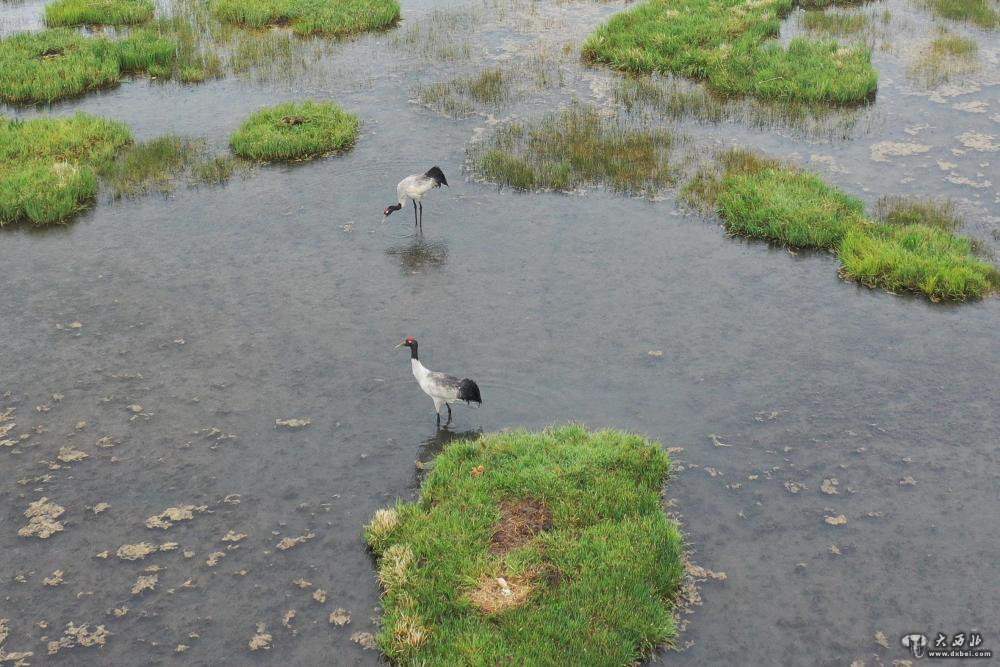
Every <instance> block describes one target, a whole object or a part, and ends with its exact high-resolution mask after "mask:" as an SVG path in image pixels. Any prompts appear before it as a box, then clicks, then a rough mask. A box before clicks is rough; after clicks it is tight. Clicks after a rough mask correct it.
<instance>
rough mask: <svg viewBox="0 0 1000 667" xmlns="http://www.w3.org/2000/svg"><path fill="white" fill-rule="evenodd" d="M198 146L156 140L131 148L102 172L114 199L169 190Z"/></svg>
mask: <svg viewBox="0 0 1000 667" xmlns="http://www.w3.org/2000/svg"><path fill="white" fill-rule="evenodd" d="M198 151H199V146H198V145H197V144H196V143H195V142H193V141H191V140H190V139H185V138H183V137H174V136H167V137H159V138H157V139H153V140H151V141H144V142H142V143H138V144H134V145H132V146H130V147H129V148H128V150H126V151H124V152H122V153H121V154H120V155H119V156H118V158H117V159H116V160H113V161H111V162H109V163H108V164H107V165H105V166H104V167H103V168H102V169H101V177H102V179H103V180H104V181H105V182H106V183H107V184H108V185H109V187H110V190H111V194H112V196H114V197H125V196H135V195H138V194H141V193H143V192H146V191H147V190H151V189H159V190H169V189H170V188H171V187H172V181H173V178H174V177H175V176H176V175H177V174H179V173H180V172H181V171H182V170H183V169H184V168H185V167H186V166H187V165H188V164H189V163H190V162H191V161H192V160H193V158H194V156H195V155H196V154H197V152H198Z"/></svg>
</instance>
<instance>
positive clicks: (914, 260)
mask: <svg viewBox="0 0 1000 667" xmlns="http://www.w3.org/2000/svg"><path fill="white" fill-rule="evenodd" d="M681 198H682V200H684V201H685V202H686V203H688V204H689V205H691V206H693V207H695V208H698V209H699V210H701V211H703V212H707V211H717V212H718V213H719V215H720V216H721V217H722V220H723V223H724V225H725V227H726V229H727V230H728V231H729V232H730V233H732V234H738V235H741V236H747V237H751V238H759V239H765V240H768V241H772V242H776V243H780V244H783V245H788V246H794V247H805V248H818V249H826V250H830V251H833V252H836V253H837V254H838V255H839V256H840V260H841V275H842V276H843V277H844V278H847V279H850V280H855V281H857V282H860V283H862V284H865V285H868V286H871V287H876V286H877V287H883V288H885V289H887V290H889V291H891V292H897V291H902V290H906V291H911V292H916V293H919V294H924V295H926V296H927V297H929V298H930V299H931V300H933V301H939V300H943V299H954V300H966V299H970V298H980V297H983V296H986V295H988V294H991V293H993V292H995V291H996V290H997V288H998V286H1000V279H998V272H997V270H996V268H995V267H993V266H992V265H991V264H989V263H987V262H984V261H981V260H979V259H977V258H976V257H975V256H974V254H973V253H974V251H975V249H976V248H975V243H974V242H973V241H972V240H971V239H968V238H965V237H962V236H957V235H955V234H953V233H952V230H954V229H955V228H956V227H957V226H958V224H959V220H958V219H957V218H956V217H955V215H954V209H953V206H952V204H951V203H950V202H943V201H935V200H918V199H904V198H901V197H883V198H882V199H880V200H879V203H878V205H877V206H876V215H877V217H878V218H879V219H881V220H882V222H881V223H876V222H872V221H870V220H868V219H867V218H865V216H864V210H863V205H862V203H861V201H859V200H858V199H855V198H854V197H851V196H849V195H847V194H845V193H843V192H841V191H840V190H837V189H835V188H833V187H831V186H829V185H827V184H826V183H824V182H823V181H822V180H821V179H820V178H819V177H817V176H815V175H813V174H807V173H803V172H800V171H798V170H796V169H794V168H791V167H789V166H786V165H783V164H781V163H779V162H777V161H774V160H769V159H766V158H762V157H759V156H757V155H756V154H754V153H752V152H750V151H746V150H740V149H736V150H729V151H726V152H724V153H722V154H721V155H720V156H719V159H718V161H717V162H716V163H715V164H706V165H703V166H702V167H701V168H699V169H698V170H697V171H696V172H695V174H694V176H693V177H692V178H691V179H690V180H689V181H688V182H687V183H686V184H685V186H684V187H683V189H682V190H681Z"/></svg>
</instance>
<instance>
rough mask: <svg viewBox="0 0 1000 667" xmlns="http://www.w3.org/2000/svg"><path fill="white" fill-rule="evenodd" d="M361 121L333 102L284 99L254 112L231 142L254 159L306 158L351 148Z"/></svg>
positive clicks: (235, 149) (241, 152)
mask: <svg viewBox="0 0 1000 667" xmlns="http://www.w3.org/2000/svg"><path fill="white" fill-rule="evenodd" d="M359 125H360V123H359V121H358V117H357V116H356V115H354V114H352V113H348V112H347V111H344V110H343V109H342V108H340V106H338V105H336V104H334V103H333V102H315V101H313V100H306V101H305V102H284V103H283V104H279V105H277V106H273V107H268V108H266V109H262V110H260V111H257V112H256V113H254V114H251V116H250V117H249V118H248V119H247V121H246V122H245V123H243V125H242V126H240V129H238V130H237V131H236V132H235V133H234V134H233V136H232V137H231V138H230V141H229V143H230V145H231V146H232V148H233V152H234V153H236V154H237V155H239V156H240V157H243V158H247V159H251V160H260V161H265V162H266V161H271V160H304V159H308V158H313V157H318V156H320V155H323V154H326V153H332V152H334V151H341V150H346V149H348V148H350V147H351V146H353V145H354V142H355V141H356V140H357V138H358V127H359Z"/></svg>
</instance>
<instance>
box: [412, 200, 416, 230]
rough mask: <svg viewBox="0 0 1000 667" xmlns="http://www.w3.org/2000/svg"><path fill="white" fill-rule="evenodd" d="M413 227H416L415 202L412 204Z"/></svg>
mask: <svg viewBox="0 0 1000 667" xmlns="http://www.w3.org/2000/svg"><path fill="white" fill-rule="evenodd" d="M413 226H414V227H416V226H417V202H413Z"/></svg>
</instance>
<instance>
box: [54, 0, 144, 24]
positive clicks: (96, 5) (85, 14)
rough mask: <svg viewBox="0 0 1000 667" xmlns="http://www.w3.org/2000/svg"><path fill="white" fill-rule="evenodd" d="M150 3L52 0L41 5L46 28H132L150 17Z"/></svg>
mask: <svg viewBox="0 0 1000 667" xmlns="http://www.w3.org/2000/svg"><path fill="white" fill-rule="evenodd" d="M155 10H156V5H155V4H154V3H153V0H55V2H52V3H49V4H48V5H46V6H45V24H46V25H49V26H76V25H133V24H136V23H145V22H146V21H148V20H150V19H151V18H153V12H154V11H155Z"/></svg>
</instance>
